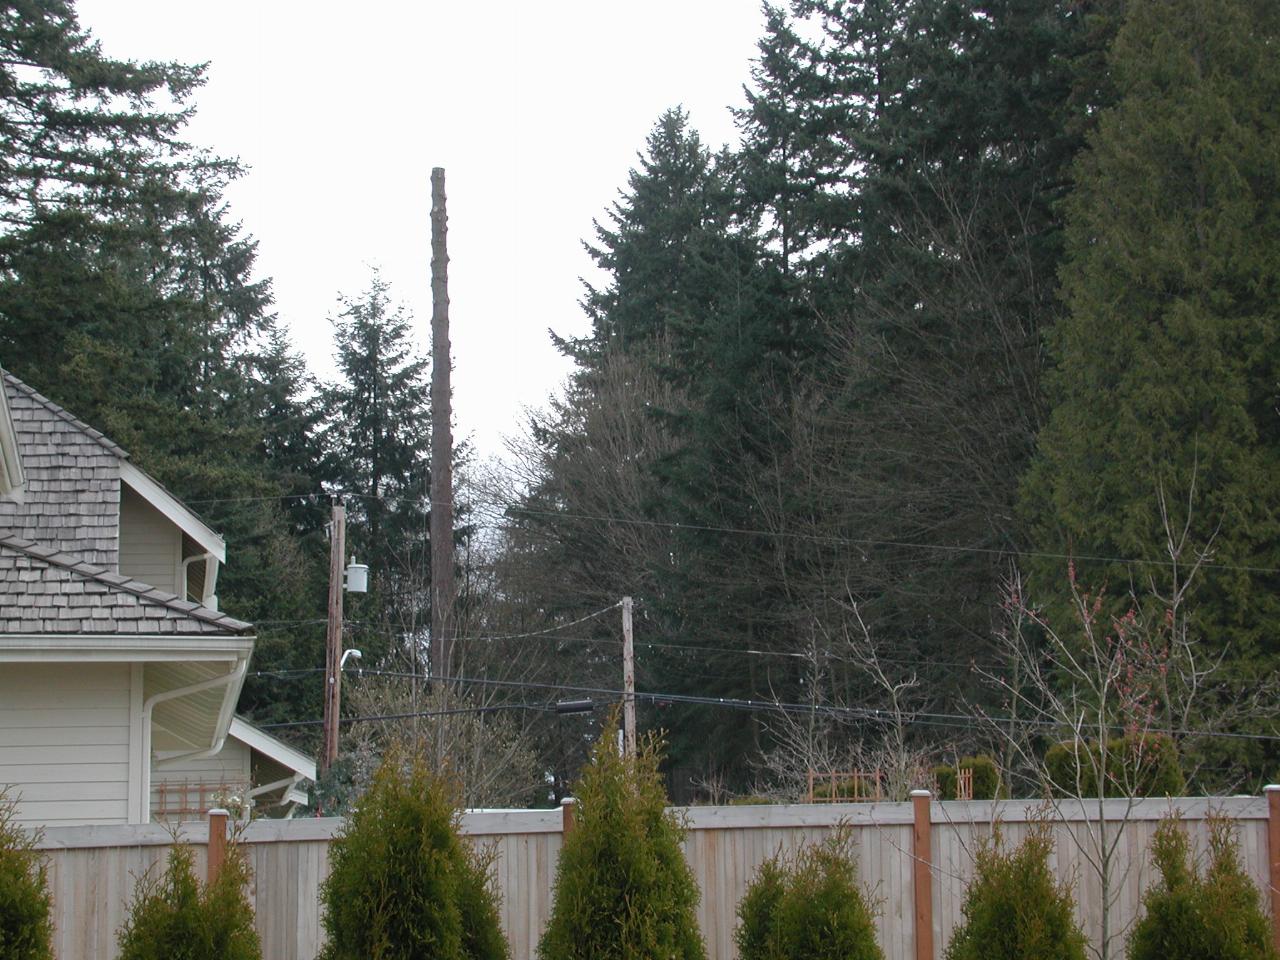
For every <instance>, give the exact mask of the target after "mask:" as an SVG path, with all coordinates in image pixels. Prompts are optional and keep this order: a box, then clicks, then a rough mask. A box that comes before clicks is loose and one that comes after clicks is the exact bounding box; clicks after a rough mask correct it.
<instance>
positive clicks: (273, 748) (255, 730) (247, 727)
mask: <svg viewBox="0 0 1280 960" xmlns="http://www.w3.org/2000/svg"><path fill="white" fill-rule="evenodd" d="M227 733H228V734H229V735H230V736H233V737H235V738H236V739H237V740H239V741H240V742H241V743H243V744H246V745H247V746H248V747H249V748H250V749H252V750H256V751H257V752H258V753H260V754H262V755H263V756H265V757H269V758H270V759H272V760H274V761H275V762H276V763H278V764H280V765H281V766H283V767H288V768H289V769H290V770H293V771H294V772H295V773H299V774H301V775H302V776H303V777H304V778H305V779H307V780H315V778H316V762H315V760H313V759H312V758H311V757H308V756H307V755H306V754H305V753H302V752H301V751H300V750H295V749H294V748H293V747H291V746H289V745H288V744H287V743H285V742H284V741H283V740H277V739H276V738H275V737H273V736H272V735H271V734H269V733H267V731H265V730H263V729H262V728H260V727H256V726H254V725H253V724H252V723H250V722H249V721H248V720H246V719H245V718H244V717H232V718H231V726H230V728H229V729H228V730H227Z"/></svg>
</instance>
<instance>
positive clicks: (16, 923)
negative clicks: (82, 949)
mask: <svg viewBox="0 0 1280 960" xmlns="http://www.w3.org/2000/svg"><path fill="white" fill-rule="evenodd" d="M14 807H15V804H14V801H12V800H9V799H8V798H7V797H6V796H5V795H4V794H3V793H2V792H0V957H3V958H4V960H52V957H53V947H52V941H53V924H52V923H51V922H50V920H49V905H50V901H49V889H48V886H47V884H46V883H45V867H44V861H43V859H42V858H41V856H40V854H39V852H38V851H37V850H36V849H35V843H36V837H35V836H34V835H32V834H29V833H27V832H26V831H25V830H23V829H22V828H21V827H20V826H18V824H17V823H16V822H15V810H14Z"/></svg>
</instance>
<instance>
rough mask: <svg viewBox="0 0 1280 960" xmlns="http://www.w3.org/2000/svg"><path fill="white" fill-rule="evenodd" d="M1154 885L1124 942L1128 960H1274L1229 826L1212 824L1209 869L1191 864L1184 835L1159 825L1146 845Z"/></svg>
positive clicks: (1173, 823) (1169, 822)
mask: <svg viewBox="0 0 1280 960" xmlns="http://www.w3.org/2000/svg"><path fill="white" fill-rule="evenodd" d="M1151 859H1152V861H1153V862H1154V864H1155V867H1156V872H1157V873H1158V875H1159V876H1158V878H1157V879H1156V882H1155V883H1153V884H1152V885H1151V886H1150V887H1148V888H1147V892H1146V893H1145V894H1144V895H1143V898H1142V905H1143V909H1144V911H1145V912H1144V914H1143V916H1142V919H1141V920H1139V921H1138V923H1137V925H1136V926H1134V928H1133V931H1132V932H1131V933H1130V934H1129V944H1128V948H1127V952H1126V954H1125V955H1126V956H1127V957H1128V958H1129V960H1274V958H1275V957H1276V948H1275V944H1274V942H1273V939H1272V936H1273V935H1272V932H1271V929H1270V925H1269V924H1268V923H1267V917H1266V914H1265V913H1264V912H1263V909H1262V904H1261V903H1260V902H1259V897H1258V890H1257V888H1256V887H1255V886H1254V885H1253V881H1252V880H1250V879H1249V877H1248V875H1247V874H1246V873H1245V871H1244V869H1243V868H1242V866H1241V864H1240V851H1239V848H1238V844H1237V842H1236V839H1235V836H1234V834H1233V825H1232V824H1231V823H1230V822H1229V821H1227V820H1225V819H1221V818H1218V819H1214V820H1211V821H1210V822H1209V864H1208V869H1207V870H1205V871H1204V872H1203V873H1200V872H1199V871H1197V870H1196V869H1195V866H1194V864H1193V863H1192V855H1191V849H1190V842H1189V840H1188V838H1187V834H1186V830H1185V829H1184V828H1183V826H1182V824H1181V823H1179V822H1178V821H1177V819H1175V818H1169V819H1166V820H1163V821H1161V823H1160V826H1159V827H1157V828H1156V833H1155V836H1154V837H1153V838H1152V841H1151Z"/></svg>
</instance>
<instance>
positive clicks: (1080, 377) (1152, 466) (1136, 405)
mask: <svg viewBox="0 0 1280 960" xmlns="http://www.w3.org/2000/svg"><path fill="white" fill-rule="evenodd" d="M1126 11H1127V12H1126V17H1125V20H1124V23H1123V26H1121V28H1120V30H1119V33H1118V34H1117V36H1116V40H1115V43H1114V47H1113V49H1112V53H1111V57H1110V67H1111V75H1112V78H1113V79H1114V81H1115V84H1116V89H1117V93H1118V96H1119V98H1120V99H1119V102H1118V103H1117V104H1116V105H1115V106H1114V107H1112V108H1111V109H1109V110H1106V111H1104V112H1103V113H1102V114H1101V115H1100V119H1099V122H1098V127H1097V130H1096V133H1095V134H1094V135H1093V136H1092V138H1091V140H1090V143H1089V149H1088V150H1087V151H1086V152H1085V153H1084V154H1082V156H1081V157H1080V159H1079V161H1078V163H1077V164H1076V166H1075V168H1074V176H1075V190H1074V192H1073V193H1072V195H1071V197H1070V199H1069V201H1068V202H1067V203H1066V205H1065V207H1064V209H1065V211H1066V215H1067V246H1066V252H1067V259H1066V263H1065V265H1064V266H1063V269H1062V271H1061V279H1062V288H1063V294H1064V297H1065V302H1066V306H1067V314H1066V316H1064V317H1063V318H1062V320H1061V321H1060V322H1059V323H1058V324H1057V325H1056V327H1055V328H1054V330H1053V331H1052V335H1051V337H1050V344H1051V346H1052V349H1053V354H1054V359H1055V364H1056V366H1055V371H1054V374H1053V376H1052V378H1051V380H1050V383H1049V395H1050V399H1051V401H1052V404H1053V411H1052V415H1051V416H1050V417H1049V420H1048V423H1047V424H1046V426H1045V428H1044V430H1043V431H1042V432H1041V434H1040V437H1039V441H1038V446H1039V452H1038V458H1037V462H1036V464H1035V467H1034V469H1033V470H1032V471H1031V472H1030V474H1029V475H1028V477H1027V478H1026V482H1025V483H1024V488H1023V493H1024V496H1023V504H1024V507H1025V508H1026V512H1027V515H1028V517H1029V518H1031V520H1032V521H1033V523H1034V545H1035V546H1036V547H1037V548H1038V549H1039V550H1041V551H1045V552H1046V554H1058V555H1061V554H1066V553H1074V554H1077V555H1086V554H1087V555H1094V556H1101V557H1124V558H1138V559H1144V560H1156V561H1168V559H1169V556H1168V552H1169V546H1168V540H1169V537H1170V535H1171V534H1170V532H1169V531H1168V530H1167V529H1166V519H1165V517H1163V516H1162V497H1161V495H1163V505H1164V506H1165V507H1166V508H1167V510H1168V513H1169V516H1168V524H1167V525H1168V526H1169V527H1171V528H1172V531H1174V532H1175V533H1174V534H1173V535H1174V536H1175V543H1177V542H1178V540H1185V543H1186V547H1185V548H1184V549H1183V556H1182V557H1181V558H1180V559H1181V561H1182V564H1183V567H1182V568H1180V569H1182V570H1185V565H1186V564H1187V562H1188V560H1189V559H1190V556H1189V554H1190V551H1191V550H1192V549H1201V548H1205V547H1207V546H1209V545H1210V544H1212V549H1211V553H1212V559H1213V562H1214V564H1216V565H1218V566H1217V567H1216V569H1214V570H1212V571H1206V572H1205V576H1204V577H1203V579H1202V581H1201V582H1200V583H1199V585H1198V586H1197V587H1196V589H1195V591H1194V594H1193V599H1192V600H1191V601H1190V603H1189V606H1190V608H1191V610H1192V616H1193V624H1194V630H1195V632H1196V633H1198V634H1199V635H1201V636H1203V637H1204V640H1205V643H1206V644H1208V645H1209V646H1210V647H1211V649H1212V650H1214V651H1215V652H1218V651H1223V650H1227V651H1229V658H1228V668H1232V667H1233V665H1234V668H1235V669H1238V670H1239V671H1241V672H1242V673H1245V674H1246V675H1248V674H1254V673H1256V674H1259V675H1265V674H1266V673H1267V672H1268V671H1270V670H1273V669H1274V665H1273V663H1272V657H1273V656H1274V655H1275V654H1276V653H1277V652H1278V648H1277V645H1276V638H1277V637H1278V636H1280V631H1277V629H1276V628H1277V624H1278V623H1280V591H1277V590H1276V588H1275V587H1276V579H1275V574H1274V573H1272V572H1271V571H1273V570H1274V569H1275V568H1277V567H1280V418H1277V416H1276V398H1277V389H1276V384H1277V383H1278V382H1280V296H1277V292H1278V291H1280V167H1278V166H1277V164H1276V162H1275V157H1276V155H1277V151H1278V150H1280V125H1277V123H1276V112H1275V104H1276V103H1277V101H1278V100H1280V58H1278V57H1277V56H1276V47H1277V43H1280V6H1277V5H1276V4H1275V3H1274V2H1272V0H1131V2H1129V3H1127V4H1126ZM1184 528H1185V532H1184ZM1036 566H1037V569H1038V570H1040V571H1043V572H1044V580H1045V583H1047V584H1055V583H1061V582H1062V577H1061V575H1060V573H1059V571H1060V570H1061V568H1062V566H1064V564H1063V563H1061V562H1051V561H1047V560H1046V561H1044V562H1042V563H1038V564H1037V565H1036ZM1077 567H1079V568H1080V576H1081V578H1082V579H1083V580H1085V581H1086V582H1091V583H1102V582H1104V581H1106V580H1109V581H1110V582H1112V583H1118V584H1125V585H1127V584H1130V583H1135V584H1138V585H1140V587H1141V588H1143V589H1144V590H1145V588H1146V585H1147V584H1148V583H1151V582H1154V584H1155V585H1156V588H1157V589H1158V590H1159V591H1160V592H1161V593H1163V594H1165V595H1168V594H1170V593H1171V590H1170V584H1171V577H1172V570H1171V569H1170V568H1167V567H1166V568H1161V567H1153V566H1150V565H1137V564H1125V563H1121V562H1112V561H1101V560H1097V561H1088V560H1081V561H1078V562H1077Z"/></svg>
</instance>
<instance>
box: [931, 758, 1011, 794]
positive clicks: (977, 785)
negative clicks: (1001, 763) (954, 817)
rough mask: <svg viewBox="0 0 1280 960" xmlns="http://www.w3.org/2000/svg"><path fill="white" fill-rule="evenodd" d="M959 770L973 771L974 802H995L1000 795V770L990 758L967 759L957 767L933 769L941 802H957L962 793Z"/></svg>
mask: <svg viewBox="0 0 1280 960" xmlns="http://www.w3.org/2000/svg"><path fill="white" fill-rule="evenodd" d="M959 770H972V771H973V796H972V797H971V798H970V799H972V800H994V799H995V798H996V797H998V796H999V795H1000V768H999V767H997V766H996V762H995V761H994V760H992V759H991V758H990V757H988V756H977V757H965V758H964V759H962V760H961V761H960V763H959V764H958V765H957V766H954V767H952V766H948V765H946V764H943V765H942V766H937V767H934V768H933V782H934V784H936V786H937V790H938V799H939V800H955V799H956V798H957V797H959V795H960V793H959V791H960V777H959V775H958V771H959Z"/></svg>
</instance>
